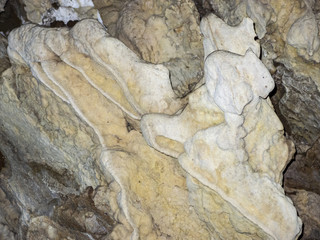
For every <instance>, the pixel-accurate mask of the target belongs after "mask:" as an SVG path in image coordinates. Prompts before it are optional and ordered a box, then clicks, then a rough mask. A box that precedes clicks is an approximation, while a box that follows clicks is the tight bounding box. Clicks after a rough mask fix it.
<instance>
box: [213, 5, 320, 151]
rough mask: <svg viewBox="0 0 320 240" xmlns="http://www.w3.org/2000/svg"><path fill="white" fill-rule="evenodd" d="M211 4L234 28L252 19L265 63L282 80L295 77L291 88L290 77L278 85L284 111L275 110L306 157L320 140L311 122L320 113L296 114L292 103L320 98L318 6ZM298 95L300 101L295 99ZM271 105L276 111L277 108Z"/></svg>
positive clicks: (314, 109) (312, 109)
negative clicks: (303, 84) (280, 90)
mask: <svg viewBox="0 0 320 240" xmlns="http://www.w3.org/2000/svg"><path fill="white" fill-rule="evenodd" d="M210 3H211V6H212V9H213V11H214V12H216V13H217V15H218V16H219V17H220V18H222V19H223V20H224V21H226V22H227V23H228V24H230V25H232V26H234V25H238V24H239V23H240V22H241V21H242V20H243V19H244V18H246V17H250V18H251V19H252V20H253V22H254V23H255V30H256V32H257V35H258V38H259V39H260V43H261V49H262V53H261V58H262V61H263V63H264V64H265V65H266V66H267V68H268V69H269V71H270V72H272V73H276V74H277V75H278V76H279V75H282V73H283V72H284V71H286V72H288V73H289V74H290V75H292V76H293V77H292V81H290V84H288V83H287V82H288V81H286V80H287V79H288V78H286V77H285V78H284V79H283V82H281V81H280V82H279V84H281V85H283V86H281V87H280V88H283V89H284V90H285V91H284V92H283V93H282V99H281V102H280V104H281V106H280V107H279V108H278V107H277V106H276V108H278V109H279V112H277V113H278V114H280V115H282V116H283V119H281V120H284V121H283V123H285V124H286V128H288V129H286V130H287V131H288V132H289V135H290V136H291V137H292V139H293V140H294V142H295V144H296V146H297V150H298V152H305V151H306V150H307V149H308V148H310V147H311V146H312V145H313V143H314V142H315V140H316V139H318V138H319V137H320V132H319V129H320V125H319V123H318V120H317V121H316V122H314V121H311V120H309V119H314V117H313V116H318V115H319V114H320V108H318V107H314V106H313V104H311V105H310V104H306V105H305V108H304V109H303V110H302V109H301V108H299V107H297V108H295V109H292V105H291V103H296V102H300V101H303V102H310V101H309V98H310V96H312V95H315V96H317V95H319V92H320V71H319V69H320V36H319V23H320V3H319V1H313V0H311V1H309V0H293V1H285V0H280V1H278V0H263V1H254V0H233V1H218V0H211V1H210ZM279 64H280V66H279ZM284 69H285V70H284ZM300 79H308V80H306V81H307V82H308V83H307V86H306V87H303V88H301V85H302V84H301V81H300ZM278 88H279V87H278ZM297 89H298V91H299V93H298V95H297V94H294V92H297V91H296V90H297ZM273 103H274V104H275V105H276V103H277V102H273ZM292 110H293V111H292ZM300 110H301V111H300ZM293 113H294V115H295V116H294V117H292V114H293ZM304 127H305V128H306V129H307V131H305V130H304V129H303V128H304ZM290 129H291V130H293V133H292V134H290ZM310 129H316V130H315V131H310Z"/></svg>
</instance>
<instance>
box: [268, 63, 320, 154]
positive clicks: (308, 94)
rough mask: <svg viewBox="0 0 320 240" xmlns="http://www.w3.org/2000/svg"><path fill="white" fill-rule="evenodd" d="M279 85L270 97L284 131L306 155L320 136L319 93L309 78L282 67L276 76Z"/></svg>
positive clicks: (280, 66) (278, 69)
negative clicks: (274, 93)
mask: <svg viewBox="0 0 320 240" xmlns="http://www.w3.org/2000/svg"><path fill="white" fill-rule="evenodd" d="M273 78H274V79H275V82H276V85H277V91H276V95H274V96H273V97H271V100H272V102H273V103H274V105H275V107H276V110H277V114H278V115H279V116H280V119H281V120H282V122H283V123H284V125H285V130H286V132H287V134H288V135H289V136H291V137H292V139H293V140H294V142H295V144H296V146H297V150H298V152H300V153H303V152H304V151H305V150H307V149H308V148H310V147H311V146H312V145H316V144H315V141H316V140H317V139H318V138H319V136H320V108H319V106H320V92H319V91H318V89H317V86H316V84H315V83H314V81H313V80H312V78H310V77H302V76H297V75H296V74H294V72H292V71H290V70H288V69H287V68H286V67H285V66H283V65H279V66H278V67H277V70H276V72H275V74H273Z"/></svg>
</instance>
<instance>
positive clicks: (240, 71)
mask: <svg viewBox="0 0 320 240" xmlns="http://www.w3.org/2000/svg"><path fill="white" fill-rule="evenodd" d="M208 19H209V20H208ZM203 21H208V24H209V25H210V21H215V18H214V17H213V16H211V17H208V18H204V19H203ZM212 27H214V26H212ZM219 27H220V28H221V29H219ZM219 27H217V30H216V31H217V32H218V33H219V34H212V35H211V36H212V42H213V43H215V44H216V43H219V42H223V41H222V39H225V38H226V36H227V35H228V33H229V31H225V32H223V30H222V29H223V28H224V26H223V24H221V25H220V26H219ZM251 27H252V22H251ZM238 28H239V29H242V28H243V25H240V26H238ZM203 29H204V30H205V31H208V32H211V31H212V28H203ZM219 30H220V31H219ZM237 30H238V29H235V30H234V32H238V31H237ZM248 31H252V28H248ZM208 32H204V36H206V35H207V34H208ZM239 32H241V31H239ZM224 34H225V35H224ZM252 37H253V36H252ZM239 38H240V40H239ZM246 38H247V35H245V34H244V35H236V36H234V39H236V41H240V42H241V41H242V40H243V41H246V40H245V39H246ZM230 42H232V39H231V40H230ZM204 46H205V48H209V49H205V52H210V51H211V49H213V52H212V53H211V54H209V55H208V57H207V58H206V61H205V81H206V84H205V86H203V87H201V88H205V89H204V90H200V89H201V88H200V89H199V91H196V92H195V93H193V94H195V96H193V97H192V99H191V102H190V107H189V108H188V107H187V108H186V109H185V110H184V111H183V112H182V113H181V114H179V115H175V116H172V117H171V116H163V115H159V114H147V115H145V116H143V118H142V122H141V128H142V131H143V134H144V137H145V138H146V140H147V142H148V143H149V144H150V145H151V146H153V147H155V148H156V149H158V150H159V151H162V152H164V153H166V154H168V155H172V156H174V157H177V156H178V159H179V163H180V164H181V166H182V167H183V168H184V169H185V170H186V171H187V173H188V174H190V175H188V176H187V179H188V188H189V194H190V198H191V199H192V201H191V203H192V205H193V206H194V207H195V209H196V211H197V213H198V214H199V216H200V218H201V219H202V220H203V221H205V222H206V224H207V226H208V228H209V230H210V232H211V233H214V234H213V235H212V236H224V237H230V236H232V238H238V237H240V235H241V234H240V233H239V232H245V233H246V237H252V238H255V239H269V238H270V239H273V238H274V239H295V238H296V237H297V236H298V235H299V233H300V231H301V221H300V219H299V218H298V217H297V213H296V210H295V208H294V207H293V205H292V201H291V200H290V199H289V198H287V197H285V195H284V191H283V189H282V188H281V186H280V183H282V172H283V171H284V168H285V166H286V165H287V163H288V161H289V160H290V159H291V157H292V155H293V151H294V150H293V143H292V142H290V141H288V140H286V138H285V137H284V136H283V133H284V132H283V127H282V124H281V123H280V121H279V119H278V118H277V116H276V114H275V113H274V111H273V108H272V105H271V102H270V100H265V98H266V97H267V96H268V94H269V92H270V91H271V90H272V89H273V87H274V82H273V79H272V78H271V75H270V73H269V72H268V70H267V69H266V68H265V66H264V65H263V64H262V62H261V61H260V60H259V58H258V57H257V56H256V55H255V54H254V53H253V52H252V51H251V47H250V44H248V42H247V45H244V46H248V48H247V49H246V50H245V51H244V52H245V55H244V56H243V55H238V54H235V53H231V52H228V51H222V50H220V49H219V47H220V46H219V44H216V46H209V43H208V41H207V42H205V44H204ZM227 46H228V45H226V46H223V47H226V48H228V47H227ZM230 48H231V49H232V47H230ZM257 49H259V48H257ZM225 50H228V49H225ZM229 50H230V49H229ZM238 50H239V49H238ZM240 51H241V49H240ZM193 94H191V96H192V95H193ZM200 94H201V95H202V96H200V97H199V95H200ZM194 99H197V100H198V101H194ZM194 102H196V103H197V102H200V106H201V107H202V108H200V109H201V110H202V109H206V108H207V111H203V110H202V112H203V114H202V115H200V114H199V113H198V112H197V111H196V110H194V109H197V108H195V107H194V106H192V105H193V104H194ZM203 103H205V104H203ZM202 104H203V105H202ZM218 109H220V112H219V110H218ZM221 111H222V113H223V115H224V121H223V120H222V121H221V117H220V118H219V115H221ZM213 114H214V115H218V116H216V117H213V116H212V115H213ZM196 115H200V116H199V117H198V118H197V120H198V121H197V124H192V123H191V124H190V123H188V122H185V121H190V119H194V116H196ZM158 137H161V138H162V139H163V138H167V140H166V141H164V140H162V141H161V142H160V144H159V141H157V138H158ZM177 141H178V142H179V144H184V152H182V154H181V152H175V151H173V149H172V145H173V144H172V142H177ZM161 143H162V144H161ZM173 146H175V145H173ZM175 150H176V149H175ZM182 151H183V150H182ZM239 184H240V185H241V189H239ZM204 186H206V187H204ZM257 189H263V191H257ZM199 196H201V197H199ZM269 198H271V199H272V201H271V202H270V201H269V200H268V199H269ZM212 202H220V204H217V205H216V206H215V205H213V204H211V203H212ZM218 209H219V211H223V210H221V209H224V210H225V211H223V212H224V214H225V215H226V216H228V215H230V216H232V217H229V221H230V222H229V221H228V220H227V219H225V222H224V223H225V224H223V228H220V224H221V220H220V218H219V220H218V219H217V218H216V215H215V212H216V211H218ZM271 209H272V210H271ZM207 211H209V212H208V213H207ZM261 212H263V213H264V216H262V215H261ZM233 217H234V218H235V219H238V220H231V219H230V218H233ZM241 218H245V219H246V220H247V221H246V222H243V221H242V222H241V226H238V225H237V223H239V222H240V221H239V219H241ZM231 222H232V223H231ZM275 222H276V224H275ZM228 226H232V227H230V228H228ZM235 229H242V230H241V231H237V230H235ZM225 232H228V234H229V235H228V236H227V235H224V234H225ZM239 234H240V235H239Z"/></svg>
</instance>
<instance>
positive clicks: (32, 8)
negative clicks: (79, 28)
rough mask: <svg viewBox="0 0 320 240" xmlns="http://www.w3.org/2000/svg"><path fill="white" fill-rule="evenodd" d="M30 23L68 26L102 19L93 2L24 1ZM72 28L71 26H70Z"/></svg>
mask: <svg viewBox="0 0 320 240" xmlns="http://www.w3.org/2000/svg"><path fill="white" fill-rule="evenodd" d="M22 1H23V3H24V5H25V11H26V14H27V18H28V20H29V21H31V22H33V23H36V24H40V25H47V26H50V25H51V24H54V23H56V22H60V23H63V24H65V25H67V24H68V23H69V22H70V24H71V25H72V22H74V21H79V20H81V19H86V18H93V19H99V20H101V19H100V15H99V13H98V11H97V10H96V9H95V8H94V5H93V3H92V1H91V0H85V1H83V0H71V1H69V0H34V1H28V0H22ZM69 26H70V25H69Z"/></svg>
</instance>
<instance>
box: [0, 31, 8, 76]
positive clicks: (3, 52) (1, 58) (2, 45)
mask: <svg viewBox="0 0 320 240" xmlns="http://www.w3.org/2000/svg"><path fill="white" fill-rule="evenodd" d="M7 46H8V41H7V39H6V38H5V37H3V36H2V35H0V62H1V65H0V74H1V73H2V72H3V71H4V70H6V69H7V68H9V67H10V61H9V58H8V55H7Z"/></svg>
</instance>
